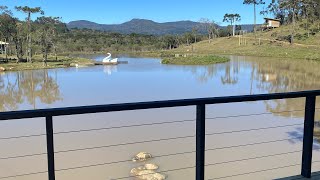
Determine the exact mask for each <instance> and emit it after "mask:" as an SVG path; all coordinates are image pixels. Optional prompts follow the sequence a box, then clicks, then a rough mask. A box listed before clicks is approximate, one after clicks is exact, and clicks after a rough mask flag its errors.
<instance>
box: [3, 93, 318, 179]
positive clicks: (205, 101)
mask: <svg viewBox="0 0 320 180" xmlns="http://www.w3.org/2000/svg"><path fill="white" fill-rule="evenodd" d="M318 95H320V91H304V92H292V93H276V94H262V95H248V96H231V97H217V98H202V99H186V100H172V101H157V102H143V103H127V104H115V105H99V106H85V107H71V108H56V109H43V110H31V111H19V112H3V113H0V121H1V120H14V119H24V118H37V117H46V130H47V131H46V133H45V134H34V135H23V136H16V137H2V138H0V141H8V140H15V139H22V138H35V137H42V136H46V137H47V150H48V152H46V153H35V154H29V155H28V154H26V155H16V156H8V157H0V160H10V159H19V158H26V157H35V156H43V155H47V158H48V171H42V172H35V173H29V174H20V175H12V176H6V177H0V179H8V178H15V177H20V176H29V175H36V174H44V173H48V176H49V180H55V172H60V171H69V170H75V169H83V168H89V167H97V166H105V165H112V164H117V163H125V162H130V161H132V160H121V161H114V162H106V163H99V164H92V165H84V166H79V167H70V168H65V169H57V170H55V168H54V167H55V166H54V155H55V154H62V153H70V152H78V151H88V150H95V149H103V148H110V147H119V146H128V145H137V144H144V143H155V142H162V141H173V140H183V139H188V138H195V139H196V150H195V151H188V152H175V153H171V154H164V155H156V156H154V157H157V158H161V157H170V156H177V155H186V154H196V159H197V160H196V165H195V166H192V167H184V168H177V169H171V170H165V171H161V172H158V173H162V172H163V173H166V172H174V171H181V170H186V169H193V168H196V179H197V180H203V179H204V167H208V166H216V165H220V164H229V163H237V162H242V161H249V160H254V159H262V158H270V157H275V156H284V155H288V154H294V153H301V152H302V153H303V163H302V175H303V176H304V177H309V176H310V175H311V164H312V162H311V160H312V159H311V155H309V154H310V151H311V154H312V143H313V132H311V129H313V126H314V117H312V116H314V113H315V111H316V109H315V97H316V96H318ZM301 97H306V98H307V101H306V108H305V109H304V110H291V111H282V112H266V113H255V114H242V115H232V116H222V117H208V118H206V117H205V116H206V113H205V105H211V104H224V103H237V102H250V101H263V100H273V99H287V98H301ZM185 106H197V113H196V114H197V118H196V119H190V120H178V121H167V122H154V123H144V124H133V125H125V126H114V127H101V128H91V129H79V130H72V131H61V132H55V133H54V132H53V126H52V117H54V116H65V115H80V114H88V113H102V112H117V111H130V110H142V109H157V108H170V107H185ZM294 112H304V113H305V116H306V117H305V120H306V121H305V122H304V123H295V124H283V125H277V126H269V127H257V128H252V129H240V130H230V131H222V132H212V133H205V121H206V120H213V119H226V118H239V117H250V116H260V115H272V114H276V115H277V114H281V113H294ZM191 122H195V123H196V134H195V135H188V136H180V137H168V138H160V139H150V140H145V141H136V142H124V143H120V144H109V145H103V146H95V147H84V148H76V149H67V150H60V151H54V145H53V136H54V135H65V134H72V133H82V132H96V131H108V130H113V129H122V128H137V127H145V126H158V125H170V124H178V123H191ZM303 125H304V134H303V137H295V138H285V139H275V140H269V141H262V142H252V143H247V144H238V145H231V146H225V147H215V148H205V137H206V136H215V135H225V134H235V133H246V132H254V131H264V130H272V129H280V128H291V127H295V126H303ZM293 140H303V145H304V146H303V150H296V151H291V152H283V153H277V154H270V155H263V156H258V157H249V158H245V159H238V160H231V161H225V162H217V163H213V164H204V154H205V152H209V151H216V150H224V149H232V148H240V147H249V146H257V145H263V144H271V143H277V142H285V141H293ZM310 145H311V146H310ZM297 165H301V164H297ZM297 165H289V166H283V167H278V169H280V168H286V167H291V166H297ZM274 169H275V168H272V169H266V170H261V171H256V172H249V173H258V172H264V171H271V170H274ZM246 174H248V173H245V174H239V175H230V176H226V177H218V178H215V179H224V178H228V177H235V176H241V175H246ZM132 177H136V176H128V177H120V178H113V179H127V178H132Z"/></svg>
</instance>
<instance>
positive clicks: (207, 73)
mask: <svg viewBox="0 0 320 180" xmlns="http://www.w3.org/2000/svg"><path fill="white" fill-rule="evenodd" d="M240 63H241V62H239V61H231V62H228V63H222V64H213V65H207V66H185V67H184V69H185V70H187V71H191V73H192V74H193V75H194V76H195V77H196V78H197V80H198V81H199V82H201V83H206V82H208V81H209V80H211V79H212V78H213V77H215V76H217V73H218V72H219V71H222V72H223V73H224V75H223V76H221V83H222V84H223V85H227V84H231V85H233V84H237V83H238V79H239V78H238V76H239V70H240V65H241V64H240Z"/></svg>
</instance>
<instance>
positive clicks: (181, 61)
mask: <svg viewBox="0 0 320 180" xmlns="http://www.w3.org/2000/svg"><path fill="white" fill-rule="evenodd" d="M229 60H230V59H229V58H226V57H220V56H214V55H209V56H188V57H171V58H165V59H163V60H162V64H174V65H209V64H216V63H225V62H228V61H229Z"/></svg>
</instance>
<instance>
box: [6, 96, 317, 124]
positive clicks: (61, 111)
mask: <svg viewBox="0 0 320 180" xmlns="http://www.w3.org/2000/svg"><path fill="white" fill-rule="evenodd" d="M319 95H320V90H313V91H299V92H288V93H274V94H258V95H242V96H225V97H212V98H198V99H181V100H168V101H153V102H137V103H123V104H109V105H95V106H79V107H66V108H52V109H39V110H25V111H10V112H0V121H1V120H15V119H26V118H38V117H47V116H67V115H79V114H92V113H102V112H117V111H130V110H142V109H157V108H170V107H184V106H194V105H199V104H207V105H212V104H225V103H237V102H252V101H263V100H274V99H291V98H302V97H307V96H319Z"/></svg>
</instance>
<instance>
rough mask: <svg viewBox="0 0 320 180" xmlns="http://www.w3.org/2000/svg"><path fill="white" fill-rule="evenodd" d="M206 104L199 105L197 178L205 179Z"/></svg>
mask: <svg viewBox="0 0 320 180" xmlns="http://www.w3.org/2000/svg"><path fill="white" fill-rule="evenodd" d="M205 122H206V105H205V104H201V105H197V117H196V180H204V169H205V165H204V163H205V143H206V141H205V137H206V132H205V131H206V124H205Z"/></svg>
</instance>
